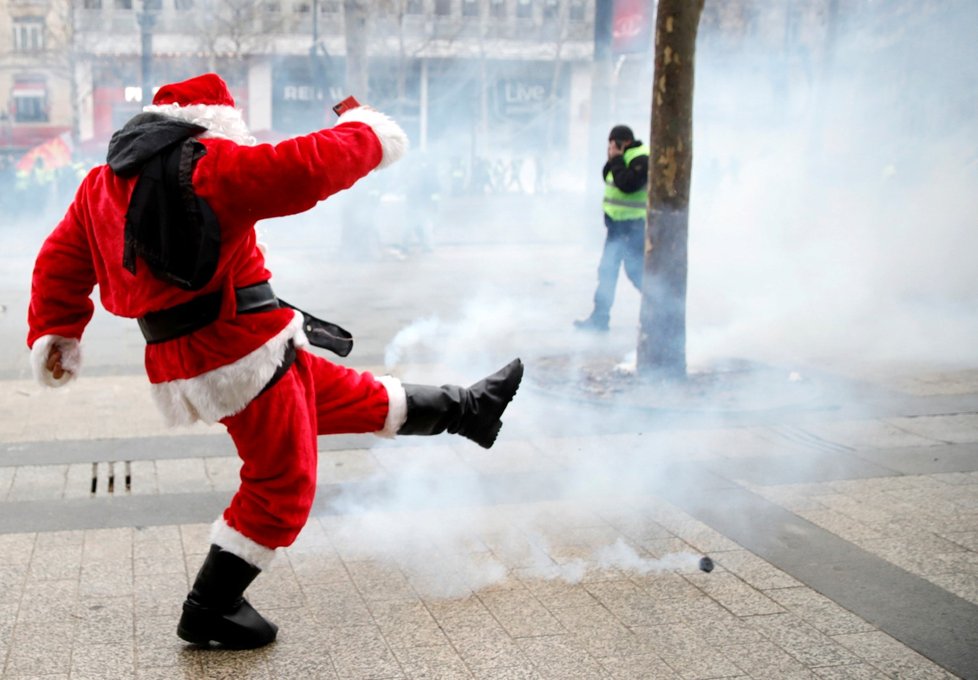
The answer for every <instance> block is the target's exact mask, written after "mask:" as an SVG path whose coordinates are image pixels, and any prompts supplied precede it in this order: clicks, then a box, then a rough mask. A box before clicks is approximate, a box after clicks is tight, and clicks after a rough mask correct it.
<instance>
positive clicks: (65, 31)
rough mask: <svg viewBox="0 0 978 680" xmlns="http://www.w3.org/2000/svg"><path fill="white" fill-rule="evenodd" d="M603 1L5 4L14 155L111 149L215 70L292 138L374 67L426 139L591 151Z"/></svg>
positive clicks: (434, 145) (0, 135) (1, 4)
mask: <svg viewBox="0 0 978 680" xmlns="http://www.w3.org/2000/svg"><path fill="white" fill-rule="evenodd" d="M597 1H598V2H600V1H601V0H597ZM595 2H596V0H375V1H374V0H346V1H345V2H341V1H340V0H278V1H269V0H74V1H72V0H0V112H2V114H0V115H2V118H0V153H7V154H16V153H21V152H23V151H24V150H25V149H26V148H29V147H30V146H31V145H33V144H35V143H37V142H38V141H39V140H43V139H44V138H46V137H52V136H56V135H59V134H62V133H66V132H67V133H70V135H71V138H72V140H73V142H74V144H75V146H76V148H79V149H82V150H87V151H91V152H92V153H93V154H97V153H101V151H102V150H104V146H105V143H106V142H107V140H108V139H109V137H110V136H111V134H112V132H113V131H114V130H115V129H117V128H118V127H119V126H120V125H121V124H122V123H124V122H125V120H127V119H128V118H129V117H130V116H132V115H133V114H134V113H135V112H137V111H138V110H139V109H140V107H141V106H142V105H143V103H144V100H145V99H146V98H147V97H150V96H151V92H152V91H153V89H154V88H156V87H159V86H160V85H161V84H163V83H166V82H171V81H174V80H179V79H182V78H185V77H189V76H191V75H194V74H197V73H200V72H203V71H216V72H219V73H221V74H222V75H223V76H224V77H225V79H226V80H227V81H228V82H229V85H230V86H231V89H232V92H233V94H234V96H235V99H236V101H237V102H238V105H239V107H240V108H242V109H243V111H244V113H245V118H246V120H247V121H248V122H249V125H250V127H251V128H252V130H253V131H255V133H256V135H257V136H258V137H259V138H260V139H276V138H281V137H285V136H289V135H292V134H298V133H301V132H304V131H308V130H309V129H312V128H315V127H320V126H325V125H329V124H330V123H331V122H332V121H333V120H335V118H334V117H333V114H332V112H331V105H332V104H333V103H334V102H335V101H338V100H339V99H341V98H342V97H343V96H345V95H347V94H350V93H351V92H348V91H347V89H348V88H347V85H346V83H347V82H348V81H350V80H351V78H352V77H351V73H356V72H358V71H357V70H358V69H360V72H365V73H366V82H367V91H366V92H362V91H358V92H353V93H352V94H355V95H356V96H357V97H359V98H360V99H361V100H363V101H365V102H369V103H370V104H372V105H374V106H375V107H377V108H378V109H380V110H383V111H386V112H390V113H391V114H392V115H394V116H395V117H396V118H397V119H398V121H399V122H401V123H402V124H403V125H404V127H405V129H406V130H407V132H408V134H409V136H410V137H411V139H412V143H413V144H414V146H415V147H419V148H423V149H439V148H442V147H453V148H457V149H460V150H463V151H464V152H465V154H467V155H468V156H470V157H477V156H487V155H488V156H491V155H493V154H494V153H505V152H507V151H511V150H518V149H520V148H526V146H527V145H532V146H534V147H537V146H540V147H543V146H547V145H549V146H550V147H553V148H561V149H563V150H565V151H566V152H567V153H568V154H570V155H577V156H580V157H583V156H584V155H585V154H586V150H585V148H584V146H585V145H586V140H587V133H586V128H587V123H588V117H589V97H590V93H591V78H592V70H593V69H592V64H593V54H594V14H595ZM649 12H651V9H650V10H649ZM351 24H352V25H353V26H354V28H352V29H351ZM351 41H359V42H361V43H362V44H358V45H356V46H355V49H348V42H351ZM351 44H352V42H351ZM650 54H651V46H650V45H649V50H648V51H647V52H646V54H644V55H638V58H637V59H633V60H631V61H634V62H635V63H641V64H642V65H643V68H649V69H650V68H651V66H650V61H651V60H650V58H649V55H650ZM625 61H629V59H625ZM619 71H620V69H619Z"/></svg>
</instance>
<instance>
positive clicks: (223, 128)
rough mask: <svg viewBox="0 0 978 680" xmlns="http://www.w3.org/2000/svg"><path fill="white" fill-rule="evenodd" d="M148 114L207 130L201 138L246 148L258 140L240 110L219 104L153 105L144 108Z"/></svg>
mask: <svg viewBox="0 0 978 680" xmlns="http://www.w3.org/2000/svg"><path fill="white" fill-rule="evenodd" d="M143 111H144V112H146V113H158V114H160V115H161V116H169V117H170V118H178V119H180V120H185V121H187V122H188V123H193V124H194V125H200V126H201V127H205V128H207V132H204V133H203V134H201V135H200V136H201V137H218V138H221V139H230V140H231V141H232V142H235V143H237V144H241V145H244V146H252V145H254V144H255V143H256V142H257V140H256V139H255V138H254V137H253V136H252V134H251V131H250V130H249V129H248V126H247V125H245V122H244V116H242V114H241V111H240V110H239V109H236V108H234V107H233V106H222V105H218V104H191V105H189V106H180V105H179V104H151V105H150V106H144V107H143Z"/></svg>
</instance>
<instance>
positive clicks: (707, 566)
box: [700, 555, 713, 574]
mask: <svg viewBox="0 0 978 680" xmlns="http://www.w3.org/2000/svg"><path fill="white" fill-rule="evenodd" d="M700 571H705V572H706V573H707V574H709V573H710V572H711V571H713V560H711V559H710V558H709V557H707V556H706V555H703V557H701V558H700Z"/></svg>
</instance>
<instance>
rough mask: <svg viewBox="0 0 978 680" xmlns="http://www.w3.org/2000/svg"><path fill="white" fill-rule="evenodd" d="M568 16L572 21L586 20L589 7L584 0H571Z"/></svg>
mask: <svg viewBox="0 0 978 680" xmlns="http://www.w3.org/2000/svg"><path fill="white" fill-rule="evenodd" d="M567 18H569V19H570V20H571V21H585V20H586V19H587V8H586V7H585V6H584V0H571V4H570V7H569V8H568V9H567Z"/></svg>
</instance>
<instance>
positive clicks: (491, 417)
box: [397, 359, 523, 449]
mask: <svg viewBox="0 0 978 680" xmlns="http://www.w3.org/2000/svg"><path fill="white" fill-rule="evenodd" d="M522 379H523V362H522V361H520V360H519V359H514V360H513V361H511V362H510V363H509V364H507V365H506V366H504V367H502V368H501V369H499V370H498V371H496V372H495V373H493V374H492V375H490V376H488V377H485V378H483V379H482V380H480V381H479V382H477V383H475V384H474V385H472V386H471V387H467V388H466V387H459V386H458V385H442V386H441V387H434V386H432V385H404V392H405V394H406V395H407V420H406V421H405V423H404V425H402V426H401V429H400V430H398V431H397V433H398V434H423V435H428V434H439V433H441V432H445V431H448V432H451V433H452V434H460V435H462V436H463V437H466V438H467V439H471V440H472V441H474V442H475V443H476V444H478V445H479V446H481V447H483V448H485V449H488V448H489V447H491V446H492V445H493V443H494V442H495V441H496V435H498V434H499V429H500V428H501V427H502V426H503V423H502V421H501V420H500V418H501V417H502V415H503V411H505V410H506V406H507V405H508V404H509V402H510V401H511V400H512V398H513V395H514V394H516V390H517V389H518V388H519V386H520V380H522Z"/></svg>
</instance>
